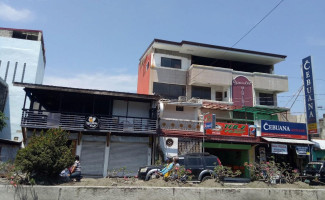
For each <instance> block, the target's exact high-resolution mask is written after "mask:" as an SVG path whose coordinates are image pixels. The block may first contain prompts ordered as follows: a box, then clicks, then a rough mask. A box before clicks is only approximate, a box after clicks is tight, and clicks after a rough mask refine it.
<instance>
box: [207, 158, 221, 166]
mask: <svg viewBox="0 0 325 200" xmlns="http://www.w3.org/2000/svg"><path fill="white" fill-rule="evenodd" d="M204 160H205V164H206V166H217V165H218V160H217V158H215V157H205V158H204Z"/></svg>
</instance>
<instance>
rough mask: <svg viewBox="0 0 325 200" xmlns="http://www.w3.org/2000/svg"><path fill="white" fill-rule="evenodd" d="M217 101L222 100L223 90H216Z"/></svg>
mask: <svg viewBox="0 0 325 200" xmlns="http://www.w3.org/2000/svg"><path fill="white" fill-rule="evenodd" d="M216 101H222V92H216Z"/></svg>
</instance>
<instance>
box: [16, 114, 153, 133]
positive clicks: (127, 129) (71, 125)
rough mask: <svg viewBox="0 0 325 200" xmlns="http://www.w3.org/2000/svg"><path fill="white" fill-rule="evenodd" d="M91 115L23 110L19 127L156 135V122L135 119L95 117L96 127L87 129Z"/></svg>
mask: <svg viewBox="0 0 325 200" xmlns="http://www.w3.org/2000/svg"><path fill="white" fill-rule="evenodd" d="M90 115H91V114H78V113H60V112H48V111H38V110H28V109H24V110H23V114H22V119H21V126H22V127H26V128H40V129H49V128H59V127H60V128H62V129H64V130H68V131H92V132H116V133H144V134H148V133H149V134H156V132H157V120H153V119H147V118H137V117H123V116H108V115H96V117H97V118H98V126H97V127H96V128H87V127H86V126H85V122H86V117H87V116H90Z"/></svg>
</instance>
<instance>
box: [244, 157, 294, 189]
mask: <svg viewBox="0 0 325 200" xmlns="http://www.w3.org/2000/svg"><path fill="white" fill-rule="evenodd" d="M245 167H246V168H247V169H248V170H249V171H250V175H251V180H252V181H255V180H262V181H264V182H266V183H267V184H271V183H273V184H275V183H276V180H277V179H278V180H280V183H281V182H282V180H284V181H285V182H286V183H291V184H292V183H294V182H297V181H298V179H299V172H298V170H296V169H292V167H291V166H290V164H289V163H285V162H282V163H276V162H275V161H274V158H270V161H268V162H261V163H254V164H248V163H245Z"/></svg>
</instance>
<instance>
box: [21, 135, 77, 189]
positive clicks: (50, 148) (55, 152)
mask: <svg viewBox="0 0 325 200" xmlns="http://www.w3.org/2000/svg"><path fill="white" fill-rule="evenodd" d="M68 136H69V134H68V133H67V132H65V131H63V130H61V129H50V130H48V131H46V133H44V132H43V131H42V132H41V134H40V135H36V134H35V133H34V135H33V136H32V138H31V140H30V142H29V143H28V145H27V147H26V148H24V149H21V150H19V151H18V153H17V156H16V160H15V165H16V167H17V168H18V169H20V170H21V171H22V172H24V173H27V176H28V177H31V178H34V179H35V180H36V181H37V182H38V181H42V182H44V181H45V182H50V183H53V182H54V181H55V180H56V179H57V178H58V177H59V174H60V172H61V171H62V170H63V169H64V168H67V167H69V166H71V165H72V164H73V161H74V158H73V155H72V153H71V149H70V148H69V147H68V145H67V142H68Z"/></svg>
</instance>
